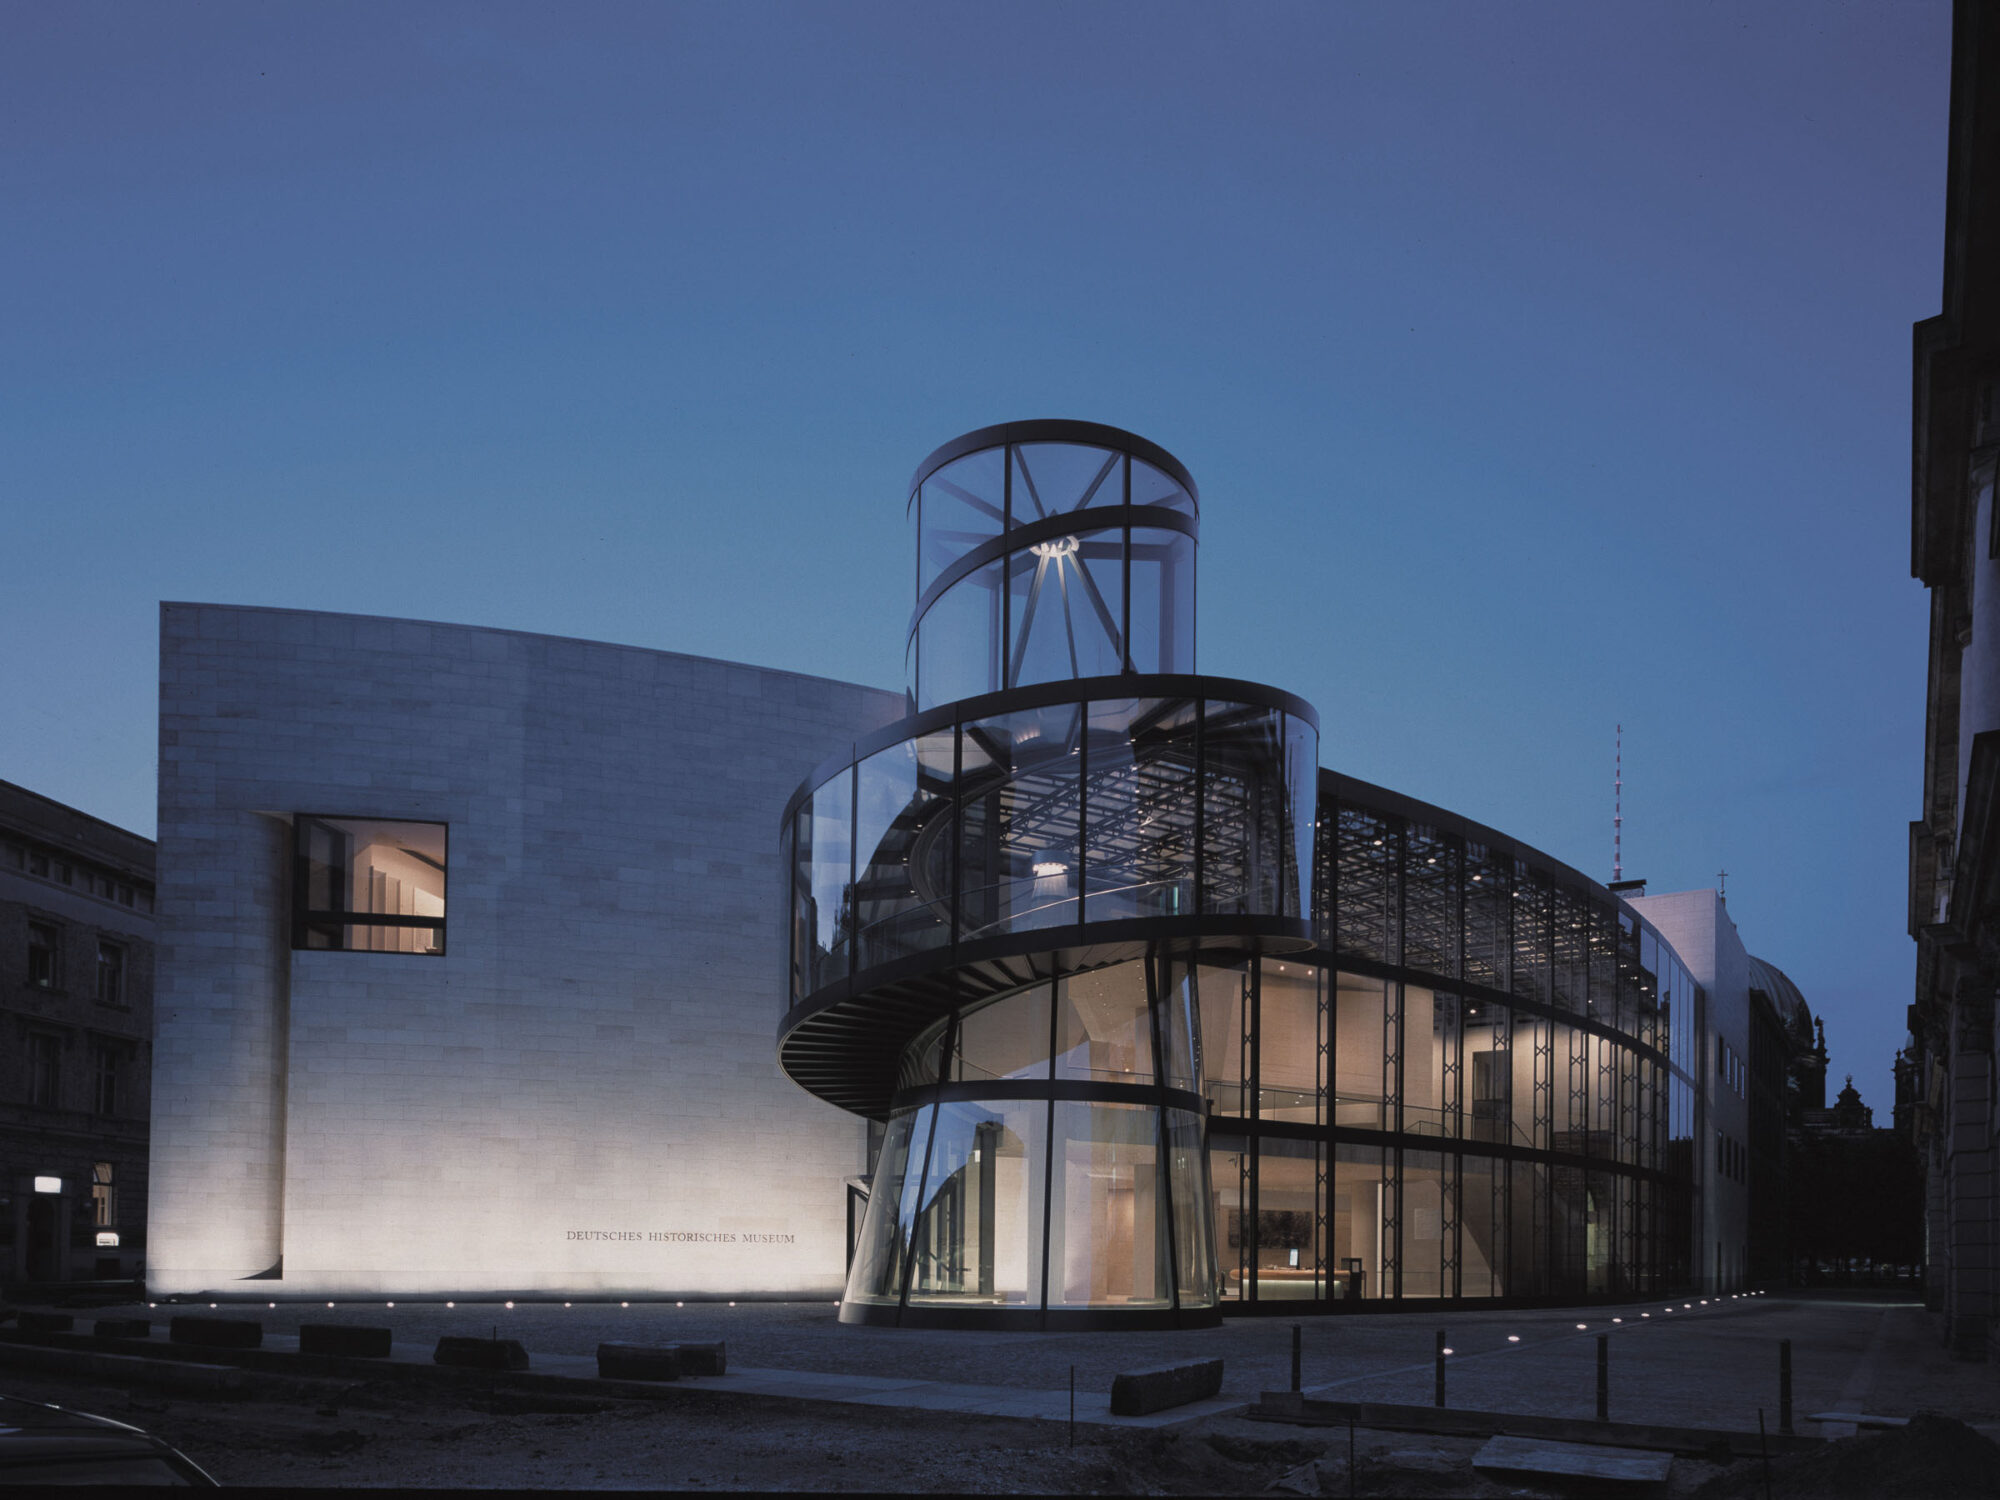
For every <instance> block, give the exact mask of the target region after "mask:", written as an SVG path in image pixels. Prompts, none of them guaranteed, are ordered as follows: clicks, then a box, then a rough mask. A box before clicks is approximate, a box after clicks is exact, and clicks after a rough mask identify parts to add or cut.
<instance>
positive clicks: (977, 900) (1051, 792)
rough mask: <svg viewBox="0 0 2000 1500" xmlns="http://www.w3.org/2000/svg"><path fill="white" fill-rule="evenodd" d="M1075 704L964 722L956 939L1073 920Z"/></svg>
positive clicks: (1078, 712)
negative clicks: (958, 932) (958, 904)
mask: <svg viewBox="0 0 2000 1500" xmlns="http://www.w3.org/2000/svg"><path fill="white" fill-rule="evenodd" d="M1080 727H1081V709H1080V707H1079V705H1076V704H1073V703H1067V704H1058V705H1056V706H1054V707H1051V708H1045V709H1031V710H1028V711H1025V712H1022V713H1016V714H1004V715H1001V716H999V717H997V718H992V719H983V720H979V721H977V722H974V723H969V724H967V725H966V726H965V736H964V741H963V744H962V747H961V752H960V753H961V757H962V763H961V769H960V780H959V789H960V803H959V838H960V850H961V854H960V860H961V873H960V875H959V882H960V893H959V901H960V906H959V924H960V936H961V937H965V938H981V937H995V936H998V935H1000V934H1002V933H1007V932H1025V931H1029V930H1032V929H1036V928H1043V927H1055V926H1061V925H1064V924H1067V923H1071V922H1074V921H1076V920H1077V900H1076V896H1077V868H1076V867H1077V811H1078V809H1077V769H1078V765H1079V761H1080V758H1081V757H1080V755H1079V751H1080V749H1081V746H1080V742H1079V730H1080Z"/></svg>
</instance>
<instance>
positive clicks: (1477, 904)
mask: <svg viewBox="0 0 2000 1500" xmlns="http://www.w3.org/2000/svg"><path fill="white" fill-rule="evenodd" d="M1512 873H1513V861H1512V860H1508V859H1503V858H1500V857H1499V856H1497V855H1495V854H1494V853H1493V852H1492V851H1491V850H1489V849H1488V848H1487V847H1486V846H1485V845H1484V844H1467V845H1466V846H1465V977H1466V978H1467V979H1468V980H1469V981H1471V982H1472V983H1473V984H1483V985H1486V986H1487V987H1488V988H1490V989H1496V990H1504V989H1506V988H1508V985H1509V982H1510V976H1509V973H1508V962H1507V961H1508V957H1509V950H1510V949H1511V947H1512V946H1513V943H1512V938H1513V934H1512V932H1511V927H1512V922H1511V920H1510V919H1511V917H1512V913H1511V912H1510V911H1509V907H1511V906H1512V905H1513V890H1512V886H1511V882H1510V880H1509V877H1510V876H1511V875H1512Z"/></svg>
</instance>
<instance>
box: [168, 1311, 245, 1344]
mask: <svg viewBox="0 0 2000 1500" xmlns="http://www.w3.org/2000/svg"><path fill="white" fill-rule="evenodd" d="M167 1337H168V1338H170V1339H172V1340H173V1341H174V1342H175V1343H176V1344H197V1345H200V1346H201V1347H202V1348H204V1349H256V1348H260V1347H262V1345H263V1343H264V1325H263V1324H262V1323H260V1322H258V1321H257V1320H256V1319H255V1318H196V1317H186V1318H175V1319H174V1320H173V1322H172V1323H171V1324H169V1325H168V1329H167Z"/></svg>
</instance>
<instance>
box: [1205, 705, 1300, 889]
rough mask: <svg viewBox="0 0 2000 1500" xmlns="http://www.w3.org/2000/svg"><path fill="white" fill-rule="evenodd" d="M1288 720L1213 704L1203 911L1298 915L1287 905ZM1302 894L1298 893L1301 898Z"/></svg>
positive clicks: (1208, 725) (1208, 727) (1208, 730)
mask: <svg viewBox="0 0 2000 1500" xmlns="http://www.w3.org/2000/svg"><path fill="white" fill-rule="evenodd" d="M1284 720H1285V716H1284V715H1283V714H1282V713H1280V712H1279V711H1278V710H1276V709H1272V708H1258V707H1254V706H1251V705H1248V704H1242V703H1210V704H1209V705H1208V706H1207V709H1206V716H1205V720H1204V723H1203V726H1202V734H1203V751H1202V754H1203V767H1204V770H1203V775H1204V778H1205V779H1204V783H1203V786H1202V818H1203V822H1202V844H1201V848H1202V881H1203V883H1204V886H1205V889H1204V890H1203V891H1202V893H1201V909H1202V910H1203V911H1204V912H1223V913H1245V914H1248V913H1271V914H1274V915H1296V914H1297V908H1296V906H1294V907H1292V908H1289V909H1288V908H1286V907H1285V906H1284V905H1283V900H1282V897H1283V889H1284V880H1283V878H1282V871H1283V869H1284V864H1285V838H1286V829H1287V827H1288V826H1289V824H1290V823H1291V818H1292V812H1291V807H1290V802H1289V791H1290V788H1289V786H1288V785H1287V783H1286V780H1285V758H1284V755H1285V752H1284V733H1285V725H1284ZM1296 894H1297V893H1296V891H1294V892H1293V895H1294V897H1296Z"/></svg>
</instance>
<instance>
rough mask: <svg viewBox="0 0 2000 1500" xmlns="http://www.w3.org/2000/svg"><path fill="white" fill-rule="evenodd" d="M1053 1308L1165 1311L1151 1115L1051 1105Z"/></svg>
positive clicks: (1127, 1108)
mask: <svg viewBox="0 0 2000 1500" xmlns="http://www.w3.org/2000/svg"><path fill="white" fill-rule="evenodd" d="M1055 1109H1056V1164H1057V1171H1058V1172H1059V1173H1060V1174H1061V1175H1060V1177H1059V1179H1058V1181H1057V1183H1056V1185H1055V1186H1056V1193H1055V1203H1056V1222H1055V1223H1053V1224H1051V1225H1050V1226H1049V1278H1050V1282H1051V1294H1052V1295H1051V1298H1050V1304H1049V1305H1050V1306H1052V1307H1165V1306H1168V1305H1170V1303H1171V1297H1170V1295H1169V1286H1170V1277H1169V1275H1168V1269H1167V1242H1166V1220H1165V1215H1164V1214H1163V1213H1162V1212H1161V1206H1160V1194H1161V1187H1162V1182H1161V1178H1162V1176H1163V1174H1162V1172H1161V1170H1160V1159H1159V1157H1160V1152H1159V1145H1158V1141H1157V1137H1156V1131H1157V1129H1158V1124H1157V1115H1156V1112H1155V1111H1154V1110H1152V1109H1150V1108H1148V1107H1146V1106H1144V1105H1138V1104H1101V1103H1081V1102H1075V1101H1069V1100H1059V1101H1057V1103H1056V1107H1055Z"/></svg>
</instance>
